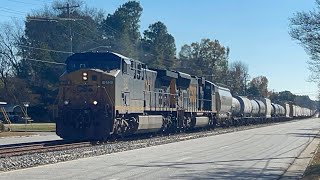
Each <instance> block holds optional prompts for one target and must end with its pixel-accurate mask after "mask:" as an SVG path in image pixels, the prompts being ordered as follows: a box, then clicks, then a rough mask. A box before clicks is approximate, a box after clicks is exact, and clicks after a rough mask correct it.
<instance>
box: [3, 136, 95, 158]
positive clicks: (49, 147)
mask: <svg viewBox="0 0 320 180" xmlns="http://www.w3.org/2000/svg"><path fill="white" fill-rule="evenodd" d="M92 144H93V143H92V142H88V141H87V142H66V141H63V140H59V141H44V142H35V143H23V144H12V145H5V146H0V158H4V157H11V156H21V155H25V154H33V153H42V152H50V151H58V150H67V149H72V148H80V147H88V146H92Z"/></svg>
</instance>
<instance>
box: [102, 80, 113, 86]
mask: <svg viewBox="0 0 320 180" xmlns="http://www.w3.org/2000/svg"><path fill="white" fill-rule="evenodd" d="M102 84H106V85H109V84H113V81H112V80H106V81H102Z"/></svg>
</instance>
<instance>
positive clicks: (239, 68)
mask: <svg viewBox="0 0 320 180" xmlns="http://www.w3.org/2000/svg"><path fill="white" fill-rule="evenodd" d="M247 79H248V65H247V64H245V63H243V62H241V61H235V62H232V63H231V64H230V66H229V81H230V82H229V83H228V84H229V86H230V90H231V91H232V93H234V94H238V95H245V91H246V83H247Z"/></svg>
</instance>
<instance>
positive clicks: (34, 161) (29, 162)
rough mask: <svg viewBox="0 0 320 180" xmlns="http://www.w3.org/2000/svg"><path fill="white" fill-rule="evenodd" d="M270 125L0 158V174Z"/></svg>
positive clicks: (219, 129)
mask: <svg viewBox="0 0 320 180" xmlns="http://www.w3.org/2000/svg"><path fill="white" fill-rule="evenodd" d="M269 125H271V124H259V125H254V126H241V127H236V128H229V129H221V128H218V129H215V130H213V131H201V132H193V133H183V134H174V135H170V136H160V137H152V138H146V139H139V140H132V141H119V142H113V143H105V144H101V145H93V146H89V147H81V148H75V149H68V150H60V151H52V152H44V153H37V154H28V155H22V156H13V157H6V158H0V172H3V171H10V170H15V169H21V168H28V167H34V166H39V165H45V164H52V163H57V162H63V161H70V160H75V159H79V158H85V157H92V156H99V155H104V154H110V153H116V152H121V151H128V150H132V149H139V148H146V147H150V146H156V145H161V144H167V143H173V142H179V141H185V140H190V139H196V138H201V137H207V136H212V135H217V134H223V133H229V132H235V131H241V130H247V129H252V128H257V127H264V126H269Z"/></svg>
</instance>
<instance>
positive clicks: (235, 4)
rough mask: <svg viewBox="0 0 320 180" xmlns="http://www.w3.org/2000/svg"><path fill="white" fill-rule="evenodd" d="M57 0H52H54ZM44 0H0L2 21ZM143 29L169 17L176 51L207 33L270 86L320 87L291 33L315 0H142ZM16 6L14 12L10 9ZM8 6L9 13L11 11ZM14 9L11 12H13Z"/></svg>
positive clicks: (97, 3)
mask: <svg viewBox="0 0 320 180" xmlns="http://www.w3.org/2000/svg"><path fill="white" fill-rule="evenodd" d="M51 1H52V0H51ZM49 2H50V1H45V0H28V1H27V0H1V2H0V10H1V11H0V16H1V17H2V21H4V20H8V18H9V16H15V17H21V18H22V17H23V16H24V14H25V13H27V12H31V11H32V9H38V8H39V7H41V6H42V5H43V4H44V3H49ZM86 2H87V4H88V5H89V6H92V7H96V8H102V9H104V10H105V12H106V13H113V12H114V11H115V9H116V8H118V7H119V6H120V5H121V4H123V3H125V2H126V0H87V1H86ZM140 2H141V5H142V7H143V14H142V17H141V31H143V30H145V29H146V28H147V27H148V26H149V24H151V23H154V22H156V21H162V22H164V23H165V24H166V25H167V27H168V30H169V32H170V33H171V34H172V35H173V36H174V37H175V40H176V45H177V50H178V52H179V50H180V47H181V46H182V45H183V44H190V43H191V42H195V41H200V40H201V39H202V38H210V39H218V40H219V41H220V43H221V44H222V45H224V46H228V47H230V50H231V53H230V62H232V61H238V60H240V61H243V62H245V63H246V64H247V65H248V66H249V74H250V76H251V78H253V77H256V76H259V75H264V76H266V77H267V78H268V79H269V90H274V91H283V90H289V91H291V92H293V93H297V94H299V95H303V94H306V95H310V97H311V98H312V99H315V96H316V92H317V87H316V85H315V84H313V83H308V82H307V80H308V76H309V75H310V73H309V71H308V68H307V67H308V66H307V64H306V61H307V60H308V58H309V57H308V56H307V54H306V53H305V51H304V50H303V48H302V47H301V46H300V45H298V44H297V42H294V41H293V40H292V39H291V38H290V36H289V34H288V24H289V20H288V19H289V18H290V17H292V16H293V13H295V12H297V11H308V10H312V9H313V8H314V7H315V2H314V0H281V1H279V0H259V1H258V0H241V1H239V0H201V1H197V0H141V1H140ZM5 8H7V9H10V10H13V11H9V10H7V9H5ZM6 11H7V12H6ZM8 11H9V12H8Z"/></svg>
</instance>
